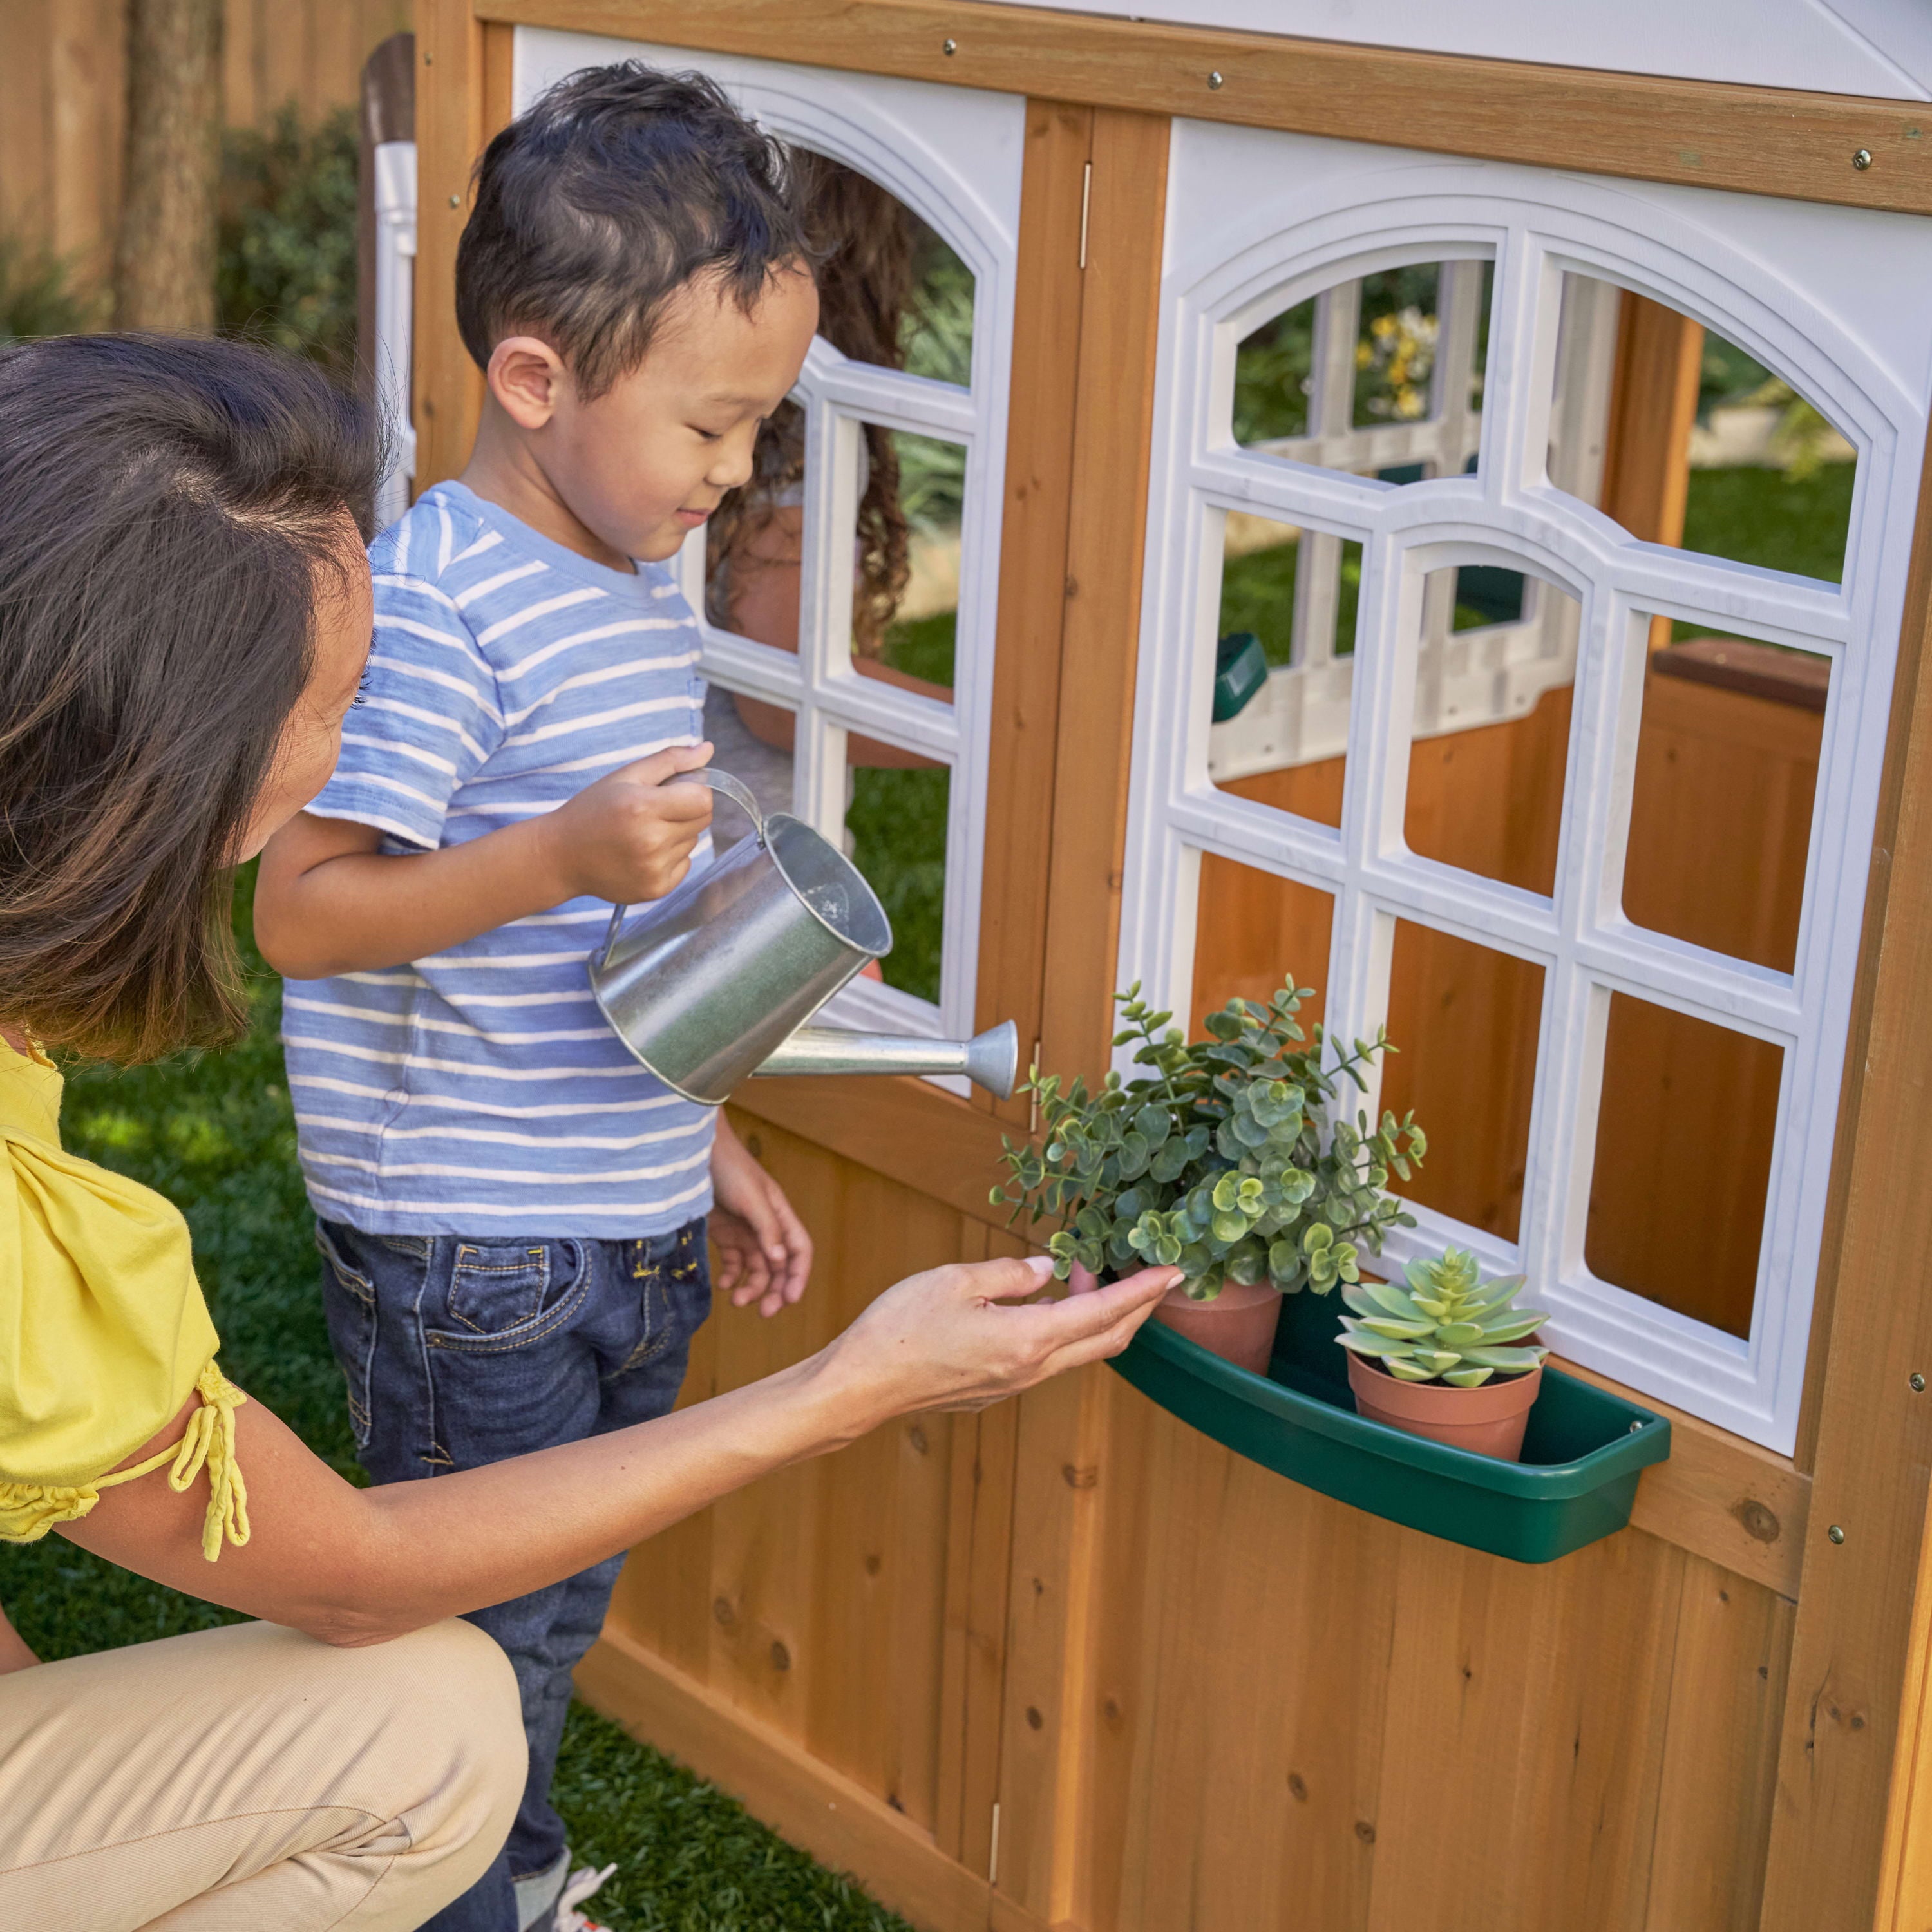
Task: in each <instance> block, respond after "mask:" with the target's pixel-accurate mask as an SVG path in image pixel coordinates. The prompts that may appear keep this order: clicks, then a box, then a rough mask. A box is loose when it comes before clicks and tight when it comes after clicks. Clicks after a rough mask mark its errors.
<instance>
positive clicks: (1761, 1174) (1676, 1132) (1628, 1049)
mask: <svg viewBox="0 0 1932 1932" xmlns="http://www.w3.org/2000/svg"><path fill="white" fill-rule="evenodd" d="M1783 1072H1784V1051H1783V1049H1781V1048H1779V1047H1777V1046H1772V1045H1771V1044H1770V1043H1769V1042H1767V1041H1765V1040H1753V1039H1751V1038H1750V1037H1748V1035H1746V1034H1739V1033H1731V1032H1729V1031H1727V1030H1726V1029H1725V1028H1722V1027H1718V1026H1712V1025H1710V1024H1709V1022H1707V1021H1704V1020H1700V1019H1692V1018H1691V1017H1690V1016H1688V1015H1687V1014H1684V1013H1673V1012H1671V1011H1670V1010H1668V1009H1667V1008H1665V1007H1658V1006H1652V1004H1649V1002H1648V1001H1643V1000H1638V999H1634V998H1631V997H1630V996H1629V995H1627V994H1624V993H1613V994H1612V995H1610V1028H1609V1034H1608V1037H1607V1041H1606V1043H1605V1047H1604V1094H1603V1103H1602V1106H1601V1110H1600V1112H1599V1113H1598V1121H1597V1156H1596V1167H1595V1172H1594V1173H1593V1175H1592V1177H1591V1182H1590V1218H1589V1229H1588V1232H1587V1233H1586V1237H1585V1240H1584V1244H1583V1258H1584V1259H1585V1261H1586V1262H1587V1263H1588V1264H1589V1268H1590V1271H1591V1272H1592V1274H1595V1275H1596V1276H1597V1277H1598V1279H1599V1280H1603V1281H1607V1282H1611V1283H1615V1285H1616V1286H1618V1287H1619V1288H1625V1289H1629V1290H1630V1291H1631V1293H1632V1294H1634V1295H1642V1296H1643V1297H1644V1298H1645V1299H1646V1300H1647V1301H1655V1302H1658V1303H1660V1304H1661V1305H1662V1306H1664V1307H1666V1308H1674V1309H1676V1310H1677V1311H1678V1313H1679V1314H1682V1315H1688V1316H1691V1317H1693V1318H1694V1319H1696V1320H1697V1321H1700V1322H1709V1324H1710V1325H1712V1327H1713V1328H1722V1329H1724V1331H1727V1333H1728V1334H1733V1335H1748V1334H1750V1333H1751V1308H1752V1303H1753V1300H1754V1295H1755V1292H1756V1288H1757V1265H1758V1251H1759V1249H1760V1247H1761V1245H1762V1244H1763V1237H1764V1211H1765V1199H1766V1190H1767V1188H1768V1187H1769V1181H1770V1176H1771V1154H1772V1130H1773V1127H1774V1124H1775V1120H1776V1116H1777V1109H1778V1082H1779V1079H1781V1076H1782V1074H1783Z"/></svg>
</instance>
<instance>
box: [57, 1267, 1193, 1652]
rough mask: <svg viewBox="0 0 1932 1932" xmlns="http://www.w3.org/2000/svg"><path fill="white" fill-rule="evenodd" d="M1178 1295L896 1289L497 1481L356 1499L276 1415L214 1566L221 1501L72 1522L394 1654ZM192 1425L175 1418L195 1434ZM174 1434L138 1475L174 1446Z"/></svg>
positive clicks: (475, 1474) (992, 1273)
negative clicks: (631, 1423) (712, 1393)
mask: <svg viewBox="0 0 1932 1932" xmlns="http://www.w3.org/2000/svg"><path fill="white" fill-rule="evenodd" d="M1176 1279H1177V1271H1175V1270H1173V1269H1171V1268H1155V1269H1150V1270H1148V1271H1145V1272H1144V1273H1142V1274H1138V1275H1136V1276H1134V1277H1133V1278H1132V1279H1131V1280H1127V1281H1125V1282H1121V1283H1118V1284H1116V1285H1115V1286H1112V1287H1109V1288H1103V1289H1096V1290H1094V1292H1092V1293H1091V1294H1088V1295H1077V1296H1073V1297H1070V1298H1067V1300H1065V1301H1058V1302H1051V1303H1043V1304H1030V1305H1025V1306H1016V1305H1014V1304H1015V1302H1016V1300H1017V1298H1019V1297H1022V1296H1025V1295H1031V1294H1034V1292H1037V1290H1038V1289H1040V1287H1042V1286H1043V1285H1044V1283H1045V1281H1046V1264H1045V1263H1043V1262H1039V1261H1033V1262H1018V1261H998V1262H979V1263H977V1264H973V1265H964V1264H962V1265H956V1266H953V1267H950V1268H935V1269H934V1270H932V1271H931V1272H930V1273H929V1274H921V1275H914V1276H913V1277H910V1279H909V1280H905V1281H902V1282H901V1283H899V1284H898V1286H896V1287H895V1288H892V1289H889V1290H887V1292H886V1293H885V1294H884V1295H881V1296H880V1298H878V1300H877V1301H875V1302H874V1303H873V1304H871V1307H869V1308H868V1309H867V1310H866V1311H865V1313H864V1314H862V1316H859V1319H858V1320H857V1321H856V1322H854V1323H853V1325H852V1326H851V1327H850V1328H848V1329H847V1331H845V1333H844V1334H842V1335H841V1336H840V1337H838V1340H835V1341H834V1342H833V1343H831V1344H830V1345H829V1346H828V1347H826V1349H823V1350H821V1351H820V1352H819V1353H818V1354H817V1355H814V1356H812V1357H811V1358H809V1359H808V1360H807V1361H804V1362H802V1363H800V1364H798V1365H797V1366H796V1367H793V1368H789V1369H786V1370H781V1372H780V1373H778V1374H777V1375H775V1376H769V1377H767V1378H766V1379H765V1380H764V1381H763V1382H754V1383H752V1384H751V1385H749V1386H748V1387H747V1388H742V1389H736V1390H733V1391H731V1392H730V1394H727V1395H722V1396H718V1397H715V1398H714V1399H713V1400H711V1401H709V1402H705V1403H697V1404H695V1405H694V1406H692V1407H691V1408H689V1409H680V1410H679V1411H677V1412H676V1413H674V1414H673V1415H666V1416H661V1417H660V1418H658V1419H657V1420H656V1421H653V1422H646V1423H640V1424H637V1425H636V1426H635V1427H632V1428H629V1429H623V1430H615V1431H613V1432H612V1433H610V1434H609V1435H607V1436H593V1437H592V1438H591V1439H589V1440H587V1441H585V1442H573V1443H568V1444H566V1445H564V1446H563V1447H562V1448H556V1449H547V1450H544V1451H541V1452H539V1453H538V1454H535V1455H531V1456H521V1457H514V1458H513V1459H511V1460H509V1461H508V1462H503V1463H494V1464H492V1465H491V1466H490V1467H488V1468H487V1469H469V1470H463V1471H460V1472H457V1473H455V1474H454V1475H446V1476H438V1477H436V1478H434V1479H432V1480H430V1481H422V1482H412V1483H392V1484H385V1485H383V1486H382V1487H378V1488H376V1489H371V1490H359V1489H357V1488H356V1487H353V1485H352V1484H349V1483H347V1482H344V1481H343V1480H342V1478H341V1477H339V1476H338V1475H335V1472H333V1471H332V1470H331V1469H329V1466H327V1465H326V1463H323V1462H322V1461H321V1460H320V1459H319V1458H318V1457H316V1456H314V1455H313V1454H311V1452H310V1451H308V1449H307V1448H305V1447H304V1446H303V1445H302V1443H301V1442H300V1441H299V1440H298V1439H297V1438H296V1436H294V1435H293V1433H292V1432H291V1431H290V1430H288V1429H287V1427H285V1426H284V1424H282V1423H281V1422H280V1421H278V1420H277V1418H275V1416H274V1415H272V1414H271V1413H269V1412H268V1411H267V1410H266V1409H263V1407H262V1406H261V1405H260V1404H259V1403H248V1404H247V1405H246V1406H245V1407H243V1408H242V1409H241V1410H239V1412H237V1415H236V1436H237V1441H238V1460H239V1463H240V1465H241V1468H242V1472H243V1474H244V1475H245V1478H246V1479H247V1481H248V1508H249V1514H250V1517H251V1520H252V1523H253V1526H254V1535H253V1536H252V1537H251V1540H250V1541H249V1542H248V1544H246V1545H245V1546H244V1547H241V1548H239V1549H236V1548H232V1547H231V1548H228V1549H225V1550H223V1552H222V1553H221V1557H220V1561H219V1562H215V1563H209V1562H206V1561H205V1559H203V1557H202V1554H201V1521H202V1513H203V1511H204V1510H205V1508H206V1505H207V1501H208V1499H207V1495H206V1493H205V1488H204V1486H203V1484H202V1483H199V1482H197V1483H196V1484H194V1485H193V1487H192V1488H190V1490H187V1491H186V1492H185V1493H181V1494H176V1493H175V1492H174V1491H173V1490H171V1489H170V1488H169V1487H168V1484H167V1481H166V1478H165V1476H164V1475H162V1474H160V1473H159V1472H157V1473H156V1474H154V1475H151V1476H144V1477H142V1478H140V1479H139V1481H135V1482H132V1483H127V1484H121V1486H120V1487H117V1488H115V1489H112V1490H108V1491H107V1492H106V1493H104V1495H103V1496H102V1497H101V1501H100V1502H99V1504H98V1505H97V1506H96V1507H95V1509H94V1511H93V1512H92V1514H90V1515H88V1516H86V1517H83V1518H82V1519H81V1520H80V1521H78V1522H77V1523H70V1524H68V1525H65V1526H63V1530H62V1533H63V1534H64V1535H67V1536H68V1537H69V1538H71V1539H72V1540H73V1541H74V1542H76V1543H77V1544H80V1545H81V1547H83V1548H84V1549H87V1550H92V1551H93V1552H94V1553H95V1554H96V1555H97V1556H104V1557H105V1558H107V1559H108V1560H109V1561H110V1562H114V1563H118V1564H119V1565H121V1567H122V1568H124V1569H128V1570H132V1571H136V1572H138V1573H139V1574H141V1575H142V1576H144V1577H152V1578H153V1579H154V1580H155V1581H157V1583H166V1584H169V1585H171V1586H172V1587H173V1588H175V1589H178V1590H182V1591H184V1592H187V1593H188V1594H189V1595H193V1596H197V1597H201V1598H205V1599H207V1600H208V1601H209V1602H211V1603H217V1604H226V1606H228V1607H229V1608H230V1609H233V1610H245V1611H247V1612H248V1613H251V1614H252V1615H254V1616H260V1617H263V1618H266V1619H268V1620H269V1622H272V1623H280V1624H287V1625H292V1626H293V1627H294V1628H296V1629H298V1630H302V1631H307V1632H308V1633H309V1634H311V1636H314V1637H320V1638H323V1640H326V1641H327V1642H329V1643H337V1644H349V1645H354V1644H365V1643H381V1642H382V1641H383V1640H385V1639H386V1638H389V1637H400V1636H401V1635H402V1634H404V1632H406V1631H411V1630H414V1629H416V1628H419V1627H420V1626H422V1625H425V1624H430V1623H434V1622H437V1621H438V1620H439V1619H441V1618H443V1617H446V1616H452V1615H455V1614H457V1613H460V1612H462V1611H464V1610H475V1609H478V1608H480V1607H481V1606H483V1605H484V1604H496V1603H502V1602H503V1601H505V1600H506V1599H508V1598H511V1597H517V1596H521V1595H523V1594H524V1593H525V1592H528V1591H531V1590H535V1589H541V1587H542V1586H544V1585H545V1584H547V1583H555V1582H556V1581H557V1580H559V1578H562V1577H568V1576H571V1575H574V1574H575V1573H576V1572H577V1571H579V1570H582V1569H584V1568H587V1567H588V1566H589V1565H591V1564H592V1563H596V1562H601V1561H602V1560H603V1559H604V1558H605V1557H607V1556H614V1555H616V1553H617V1552H618V1551H619V1550H626V1549H628V1548H629V1547H631V1545H632V1544H635V1543H638V1542H640V1541H643V1539H644V1538H647V1537H649V1536H652V1535H655V1534H656V1533H657V1532H658V1531H659V1530H661V1529H666V1528H667V1527H668V1526H670V1524H672V1523H676V1522H678V1521H679V1520H681V1519H682V1518H683V1517H687V1516H689V1515H691V1514H692V1513H693V1512H694V1511H697V1510H700V1509H702V1508H704V1506H705V1505H706V1504H708V1503H711V1502H715V1501H716V1500H717V1499H718V1497H720V1496H726V1495H728V1494H729V1493H730V1492H731V1491H732V1490H736V1489H739V1488H742V1487H743V1486H744V1485H745V1484H747V1483H749V1482H751V1481H754V1480H756V1478H758V1477H760V1476H762V1475H766V1474H768V1473H769V1472H771V1471H772V1470H774V1469H782V1468H784V1466H786V1465H787V1463H796V1462H799V1461H802V1460H804V1459H805V1457H809V1456H816V1455H819V1454H823V1452H824V1451H826V1450H829V1449H835V1448H841V1447H842V1446H843V1445H844V1444H846V1443H847V1442H852V1441H853V1440H855V1439H856V1438H857V1437H859V1436H862V1435H863V1434H865V1432H866V1431H867V1430H871V1429H874V1428H876V1427H877V1426H878V1425H879V1424H881V1423H883V1422H886V1421H890V1420H891V1419H892V1418H893V1417H894V1416H896V1415H904V1414H907V1413H909V1412H912V1411H913V1410H916V1409H948V1408H953V1409H958V1408H979V1407H982V1406H985V1405H986V1403H989V1402H995V1401H998V1400H999V1399H1000V1398H1001V1397H1004V1396H1007V1395H1011V1394H1016V1393H1017V1392H1018V1391H1020V1390H1022V1389H1025V1388H1031V1386H1032V1385H1034V1383H1036V1382H1042V1381H1044V1380H1045V1379H1046V1378H1047V1377H1048V1376H1052V1375H1056V1374H1058V1373H1060V1371H1061V1370H1063V1369H1068V1368H1073V1367H1078V1366H1079V1364H1082V1363H1083V1362H1090V1361H1099V1360H1100V1359H1102V1358H1103V1357H1106V1356H1109V1355H1118V1353H1119V1352H1120V1351H1121V1349H1124V1348H1125V1347H1126V1346H1127V1343H1128V1342H1129V1341H1130V1340H1131V1339H1132V1337H1133V1333H1134V1331H1135V1330H1136V1328H1139V1326H1140V1325H1141V1323H1142V1321H1143V1320H1145V1318H1146V1317H1147V1316H1148V1314H1149V1313H1151V1311H1152V1310H1153V1307H1154V1304H1155V1303H1156V1302H1157V1301H1159V1300H1160V1297H1161V1295H1163V1293H1165V1292H1166V1290H1167V1289H1169V1288H1170V1287H1171V1286H1172V1285H1173V1283H1174V1282H1175V1280H1176ZM179 1420H180V1418H177V1421H179ZM177 1434H178V1427H177V1428H171V1429H169V1430H163V1432H162V1433H161V1434H160V1436H157V1437H156V1438H155V1439H154V1442H152V1443H151V1444H149V1445H145V1446H144V1447H143V1448H140V1449H139V1450H136V1451H135V1453H134V1454H133V1456H131V1457H129V1458H128V1462H129V1463H134V1462H136V1461H138V1460H141V1459H142V1458H143V1457H146V1456H147V1455H148V1454H152V1453H154V1451H157V1450H159V1449H160V1448H165V1447H166V1445H167V1444H168V1443H169V1442H172V1441H173V1440H174V1439H175V1436H176V1435H177Z"/></svg>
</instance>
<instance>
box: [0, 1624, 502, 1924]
mask: <svg viewBox="0 0 1932 1932" xmlns="http://www.w3.org/2000/svg"><path fill="white" fill-rule="evenodd" d="M523 1772H524V1751H523V1721H522V1717H521V1714H520V1711H519V1709H518V1705H517V1686H516V1681H515V1679H514V1678H513V1677H512V1676H511V1672H510V1667H509V1664H508V1662H507V1661H506V1660H505V1658H504V1656H503V1654H502V1652H501V1651H500V1650H499V1649H497V1648H496V1645H495V1644H494V1643H492V1642H491V1641H490V1639H489V1638H488V1637H485V1636H484V1634H482V1632H481V1631H478V1630H477V1629H476V1628H474V1627H473V1626H472V1625H469V1624H465V1623H456V1622H450V1623H443V1624H438V1625H435V1626H434V1628H431V1629H428V1630H422V1631H416V1632H415V1633H413V1634H412V1635H410V1636H409V1637H401V1638H398V1640H396V1641H395V1643H386V1644H379V1645H376V1646H372V1647H371V1648H370V1649H365V1650H335V1649H330V1648H329V1646H327V1645H326V1644H322V1643H316V1642H314V1641H313V1640H311V1639H310V1638H308V1637H301V1636H298V1635H297V1634H296V1633H295V1632H294V1631H287V1630H282V1629H279V1628H277V1627H275V1625H271V1624H240V1625H234V1626H233V1627H232V1628H228V1629H225V1630H216V1631H201V1632H199V1633H198V1634H196V1635H194V1636H192V1637H170V1638H169V1639H167V1640H166V1641H164V1642H162V1643H145V1644H137V1645H136V1646H133V1647H132V1648H130V1649H126V1650H115V1651H105V1652H101V1653H100V1654H98V1655H95V1656H92V1657H77V1658H70V1659H68V1661H65V1662H64V1663H60V1664H38V1665H36V1666H35V1667H33V1668H32V1669H31V1670H21V1671H17V1672H14V1673H12V1674H11V1675H10V1676H0V1926H5V1927H7V1928H8V1932H15V1928H17V1932H133V1928H135V1927H143V1926H145V1927H152V1928H155V1932H325V1928H335V1927H341V1928H342V1932H350V1928H353V1932H413V1928H414V1927H416V1926H419V1925H420V1924H422V1921H424V1920H425V1918H429V1917H431V1915H433V1914H434V1913H435V1912H437V1911H438V1910H440V1909H441V1907H442V1906H444V1905H446V1904H447V1903H449V1901H450V1900H452V1899H453V1898H455V1897H456V1896H457V1895H458V1894H459V1893H460V1892H462V1891H465V1890H466V1889H467V1888H468V1887H469V1885H471V1884H472V1883H473V1882H475V1880H476V1879H478V1878H479V1877H481V1876H482V1874H483V1872H484V1870H485V1869H486V1867H487V1866H488V1864H489V1863H490V1860H491V1859H492V1858H493V1857H494V1856H495V1855H496V1852H497V1850H498V1849H499V1847H500V1846H502V1843H503V1840H504V1838H505V1835H507V1834H508V1831H509V1828H510V1821H511V1819H512V1818H513V1817H514V1816H515V1814H516V1808H517V1800H518V1799H520V1797H521V1796H522V1795H523Z"/></svg>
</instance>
